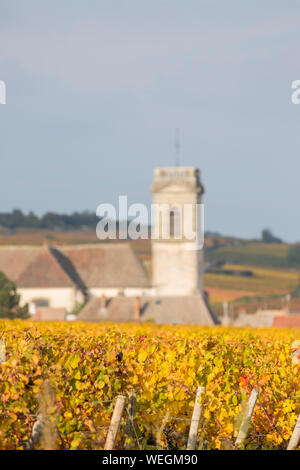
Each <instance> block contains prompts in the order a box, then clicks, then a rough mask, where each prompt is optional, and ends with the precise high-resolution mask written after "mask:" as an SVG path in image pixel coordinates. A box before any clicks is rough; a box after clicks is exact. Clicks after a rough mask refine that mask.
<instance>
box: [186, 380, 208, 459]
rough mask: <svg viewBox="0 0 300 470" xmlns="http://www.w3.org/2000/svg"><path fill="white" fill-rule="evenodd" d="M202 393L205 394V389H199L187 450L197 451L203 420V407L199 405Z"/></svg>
mask: <svg viewBox="0 0 300 470" xmlns="http://www.w3.org/2000/svg"><path fill="white" fill-rule="evenodd" d="M202 393H205V387H198V388H197V394H196V400H195V404H194V410H193V416H192V421H191V427H190V432H189V438H188V443H187V450H195V449H196V445H197V436H198V429H199V423H200V418H201V413H202V405H201V404H200V403H199V401H200V397H201V395H202Z"/></svg>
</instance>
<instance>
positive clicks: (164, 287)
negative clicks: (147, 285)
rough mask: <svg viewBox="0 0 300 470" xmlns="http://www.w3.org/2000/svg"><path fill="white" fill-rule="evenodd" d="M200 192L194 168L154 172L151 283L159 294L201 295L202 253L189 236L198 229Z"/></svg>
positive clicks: (169, 168) (201, 192) (201, 191)
mask: <svg viewBox="0 0 300 470" xmlns="http://www.w3.org/2000/svg"><path fill="white" fill-rule="evenodd" d="M203 193H204V188H203V186H202V184H201V182H200V171H199V170H198V169H197V168H194V167H167V168H155V170H154V182H153V185H152V194H153V200H152V203H153V206H152V245H151V246H152V280H153V287H154V288H155V290H156V293H157V294H158V295H167V296H174V295H177V296H178V295H195V294H202V292H203V250H202V249H200V248H199V247H198V248H197V241H196V239H195V236H194V237H193V236H190V235H189V234H191V235H192V234H193V233H194V234H195V233H196V230H197V227H198V228H199V220H200V219H199V217H198V218H197V217H196V212H197V208H198V209H199V206H198V205H199V204H201V198H202V194H203ZM198 216H199V213H198ZM196 221H198V225H197V224H196ZM202 230H203V227H202Z"/></svg>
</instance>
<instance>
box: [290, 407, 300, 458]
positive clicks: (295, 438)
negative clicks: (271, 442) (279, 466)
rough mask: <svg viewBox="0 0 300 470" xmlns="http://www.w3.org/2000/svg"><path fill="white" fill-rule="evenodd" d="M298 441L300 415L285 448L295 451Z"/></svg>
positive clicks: (299, 435) (299, 438) (299, 437)
mask: <svg viewBox="0 0 300 470" xmlns="http://www.w3.org/2000/svg"><path fill="white" fill-rule="evenodd" d="M299 441H300V415H299V416H298V419H297V423H296V424H295V427H294V431H293V434H292V437H291V439H290V442H289V444H288V446H287V450H295V449H297V446H298V444H299Z"/></svg>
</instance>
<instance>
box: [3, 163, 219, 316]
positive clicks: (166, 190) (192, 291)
mask: <svg viewBox="0 0 300 470" xmlns="http://www.w3.org/2000/svg"><path fill="white" fill-rule="evenodd" d="M203 192H204V188H203V186H202V184H201V181H200V172H199V170H198V169H196V168H194V167H170V168H156V169H155V171H154V182H153V186H152V193H153V203H154V204H155V205H156V206H157V207H159V206H160V205H164V204H165V205H168V207H170V208H171V209H170V211H169V213H168V218H167V219H166V218H163V217H161V216H160V214H158V216H156V215H155V218H154V221H153V224H154V231H155V233H156V234H158V236H157V237H155V238H154V239H152V240H151V250H152V278H151V279H150V278H149V275H148V272H147V270H146V269H145V267H144V265H143V263H142V262H141V261H140V260H139V258H138V257H137V255H136V254H135V253H134V251H133V249H132V248H131V245H130V243H129V242H121V241H114V242H112V243H106V242H98V243H95V244H89V245H70V246H55V247H54V246H49V245H44V246H39V247H33V246H7V247H0V271H3V272H4V273H5V274H6V275H7V277H8V278H9V279H11V280H12V281H14V282H15V284H16V286H17V289H18V292H19V294H20V296H21V304H26V303H28V305H29V309H30V313H31V314H32V315H33V318H35V319H53V320H54V319H58V318H59V319H63V318H67V317H68V315H67V313H68V314H70V313H71V312H74V310H76V308H77V307H78V305H82V304H83V305H84V307H83V308H82V309H81V311H80V313H79V315H78V316H77V317H76V318H78V320H82V321H104V320H109V321H153V322H157V323H173V324H178V323H190V324H199V325H215V324H219V323H220V321H219V319H218V317H217V316H216V315H215V314H214V312H213V311H212V309H211V308H210V306H209V302H208V298H207V296H206V294H205V293H204V290H203V250H202V249H200V248H197V247H196V241H195V240H193V239H190V238H186V237H185V236H181V237H178V236H177V233H176V230H175V229H176V227H175V224H174V221H175V220H177V221H178V220H180V225H181V226H182V227H183V226H185V220H184V214H185V212H184V208H185V206H187V205H188V206H189V207H190V208H192V213H191V220H192V226H193V229H194V230H196V221H197V220H196V208H197V206H199V204H201V198H202V195H203ZM178 217H179V218H181V219H178ZM176 218H177V219H176ZM169 223H170V234H169V235H170V236H169V237H167V238H164V237H163V236H162V234H163V232H164V230H165V228H166V227H165V225H166V224H167V225H168V224H169ZM174 227H175V228H174ZM51 311H52V316H51ZM66 312H67V313H66Z"/></svg>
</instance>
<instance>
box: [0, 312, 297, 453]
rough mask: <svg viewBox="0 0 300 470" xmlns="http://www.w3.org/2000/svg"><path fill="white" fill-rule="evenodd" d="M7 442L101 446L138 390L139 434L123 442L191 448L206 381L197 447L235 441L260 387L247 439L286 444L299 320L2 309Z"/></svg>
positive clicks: (1, 387) (2, 442)
mask: <svg viewBox="0 0 300 470" xmlns="http://www.w3.org/2000/svg"><path fill="white" fill-rule="evenodd" d="M0 339H1V340H2V341H3V343H4V344H5V348H6V360H5V362H3V363H2V364H0V392H1V400H0V448H1V449H26V448H28V442H29V439H30V436H31V435H32V428H33V426H34V423H36V420H37V417H38V416H39V415H40V413H41V412H43V414H44V416H47V425H46V426H44V428H45V431H44V433H43V436H42V440H41V441H40V442H38V443H37V444H35V447H34V448H36V449H38V448H56V449H103V448H104V443H105V438H106V434H107V429H108V426H109V423H110V420H111V416H112V412H113V409H114V404H115V402H116V398H117V396H118V395H123V396H126V397H128V396H129V395H130V394H131V393H132V392H135V394H136V397H137V401H136V410H135V414H134V421H133V429H134V432H133V434H132V436H131V437H130V438H128V439H126V442H125V440H124V429H125V427H126V415H124V418H123V420H122V422H121V428H120V432H119V433H118V437H117V441H116V446H115V447H116V448H117V449H122V448H124V447H126V448H132V449H185V448H186V443H187V437H188V433H189V427H190V420H191V416H192V413H193V407H194V403H195V394H196V390H197V388H198V387H199V386H203V387H205V393H203V394H202V395H201V403H202V409H203V411H202V415H201V421H200V426H199V432H198V440H197V448H198V449H231V448H234V443H235V439H236V436H237V434H238V430H239V426H240V422H241V417H242V416H243V411H244V409H245V406H246V404H247V401H248V399H249V396H250V394H251V392H252V391H253V389H254V388H255V389H257V390H259V398H258V400H257V403H256V406H255V409H254V413H253V416H252V422H251V427H250V429H249V433H248V436H247V439H246V441H245V443H244V446H243V447H244V448H246V449H285V448H286V447H287V443H288V441H289V439H290V437H291V434H292V431H293V429H294V426H295V423H296V421H297V418H298V415H299V413H300V373H299V372H300V365H299V364H295V363H294V364H293V362H292V355H291V345H292V343H293V341H295V340H299V339H300V331H297V330H275V329H268V330H253V329H230V328H225V327H215V328H205V327H191V326H157V325H152V324H143V325H139V324H109V323H106V324H84V323H74V324H67V323H43V324H42V323H31V322H25V321H24V322H23V321H13V322H12V321H2V322H1V323H0Z"/></svg>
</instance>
